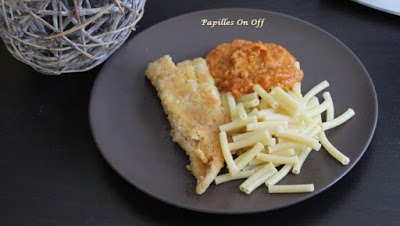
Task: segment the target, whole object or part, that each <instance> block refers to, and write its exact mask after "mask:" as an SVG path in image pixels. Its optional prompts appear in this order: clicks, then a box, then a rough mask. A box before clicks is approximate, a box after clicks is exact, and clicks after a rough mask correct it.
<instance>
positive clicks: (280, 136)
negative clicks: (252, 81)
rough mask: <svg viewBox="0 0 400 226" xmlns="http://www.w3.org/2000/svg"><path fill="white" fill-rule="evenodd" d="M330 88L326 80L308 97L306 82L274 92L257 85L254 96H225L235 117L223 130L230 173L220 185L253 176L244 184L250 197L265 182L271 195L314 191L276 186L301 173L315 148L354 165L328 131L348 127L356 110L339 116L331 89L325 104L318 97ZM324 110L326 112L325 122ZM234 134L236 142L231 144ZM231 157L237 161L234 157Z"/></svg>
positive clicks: (219, 178)
mask: <svg viewBox="0 0 400 226" xmlns="http://www.w3.org/2000/svg"><path fill="white" fill-rule="evenodd" d="M328 86H329V83H328V82H327V81H323V82H321V83H319V84H317V85H316V86H314V87H313V88H312V89H310V90H309V91H308V92H307V93H306V94H305V95H304V96H303V95H302V93H301V83H296V84H295V85H294V86H293V88H292V90H290V91H288V92H285V91H283V89H282V88H280V87H275V88H273V89H272V90H271V92H269V93H268V92H267V91H265V90H264V89H263V88H262V87H261V86H259V85H254V86H253V90H254V92H253V93H250V94H246V95H243V96H242V97H240V98H238V99H234V98H233V96H232V94H231V93H226V94H221V98H222V99H225V100H222V104H223V105H226V107H227V109H229V111H230V113H231V115H233V116H234V117H232V122H230V123H227V124H225V125H221V126H220V127H219V128H220V131H221V133H220V142H221V147H222V151H223V155H224V158H225V161H226V165H227V168H228V170H229V173H226V174H222V175H219V176H217V178H216V179H215V183H216V184H220V183H223V182H227V181H230V180H236V179H244V178H247V179H246V180H245V181H244V182H243V183H242V184H240V186H239V189H240V191H242V192H244V193H246V194H250V193H251V192H253V191H254V190H255V189H256V188H257V187H259V186H260V185H261V184H263V183H265V185H266V186H267V187H268V191H269V192H270V193H297V192H312V191H314V184H293V185H276V184H277V183H279V182H280V181H281V180H282V179H283V178H284V177H285V176H286V175H287V174H289V173H290V172H291V173H293V174H299V173H300V171H301V168H302V166H303V165H304V163H305V160H306V159H307V157H308V156H309V155H310V154H311V152H312V150H315V151H318V150H320V148H321V147H322V146H323V147H324V148H325V149H326V151H327V152H328V153H329V154H330V155H332V156H333V157H334V158H335V159H337V160H338V161H339V162H341V163H342V164H343V165H346V164H348V163H349V162H350V159H349V158H348V157H347V156H345V155H344V154H343V153H341V152H340V151H339V150H338V149H337V148H335V147H334V146H333V145H332V144H331V142H330V141H329V140H328V139H327V137H326V135H325V132H324V131H326V130H328V129H331V128H334V127H336V126H338V125H341V124H343V123H344V122H346V121H347V120H349V119H350V118H351V117H353V116H354V115H355V112H354V110H353V109H351V108H350V109H348V110H347V111H346V112H345V113H343V114H342V115H340V116H338V117H336V118H335V117H334V105H333V101H332V97H331V95H330V93H329V92H328V91H326V92H324V93H323V95H322V96H323V99H324V101H323V102H322V103H321V104H320V103H319V99H318V97H317V96H316V95H317V94H318V93H320V92H321V91H322V90H324V89H325V88H327V87H328ZM232 112H233V113H232ZM323 112H326V119H325V122H323V121H322V116H321V114H322V113H323ZM228 134H229V137H230V138H229V139H231V140H232V142H228ZM231 153H234V155H235V156H237V157H236V158H235V159H233V156H232V154H231ZM282 165H283V166H282ZM276 167H281V168H280V169H279V168H278V169H279V170H278V169H277V168H276Z"/></svg>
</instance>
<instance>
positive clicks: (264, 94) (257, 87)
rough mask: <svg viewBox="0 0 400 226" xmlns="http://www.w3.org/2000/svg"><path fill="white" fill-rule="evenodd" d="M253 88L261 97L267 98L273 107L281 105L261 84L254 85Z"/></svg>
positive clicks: (266, 100)
mask: <svg viewBox="0 0 400 226" xmlns="http://www.w3.org/2000/svg"><path fill="white" fill-rule="evenodd" d="M253 90H254V91H255V92H256V93H257V94H258V95H260V97H261V98H262V99H263V100H265V102H267V103H268V104H269V106H271V107H272V108H277V107H278V106H279V103H278V102H277V101H276V100H275V99H274V98H273V97H272V96H271V95H270V94H269V93H267V91H265V90H264V89H263V88H262V87H261V86H260V85H255V86H253Z"/></svg>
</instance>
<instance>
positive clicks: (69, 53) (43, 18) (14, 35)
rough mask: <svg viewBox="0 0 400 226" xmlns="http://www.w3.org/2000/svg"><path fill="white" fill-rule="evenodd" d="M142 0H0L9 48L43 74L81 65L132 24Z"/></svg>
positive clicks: (0, 28)
mask: <svg viewBox="0 0 400 226" xmlns="http://www.w3.org/2000/svg"><path fill="white" fill-rule="evenodd" d="M145 2H146V1H145V0H114V1H113V0H0V35H1V37H2V39H3V41H4V43H5V45H6V46H7V49H8V50H9V51H10V53H11V54H12V55H13V56H14V57H15V58H16V59H18V60H20V61H22V62H24V63H26V64H28V65H30V66H32V67H33V68H34V69H35V70H37V71H39V72H41V73H44V74H61V73H68V72H80V71H87V70H89V69H91V68H93V67H95V66H97V65H99V64H100V63H102V62H103V61H104V60H106V59H107V58H108V57H109V56H110V55H111V54H113V53H114V52H115V50H117V49H118V48H119V47H120V46H121V45H122V44H123V43H124V42H125V40H126V39H127V38H128V36H129V35H130V33H131V32H132V31H133V30H135V25H136V23H137V22H138V21H139V20H140V19H141V18H142V16H143V13H144V5H145Z"/></svg>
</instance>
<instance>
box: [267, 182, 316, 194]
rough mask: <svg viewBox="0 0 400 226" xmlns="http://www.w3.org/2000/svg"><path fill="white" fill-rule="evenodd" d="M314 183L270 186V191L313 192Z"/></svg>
mask: <svg viewBox="0 0 400 226" xmlns="http://www.w3.org/2000/svg"><path fill="white" fill-rule="evenodd" d="M313 191H314V184H291V185H272V186H268V192H269V193H300V192H313Z"/></svg>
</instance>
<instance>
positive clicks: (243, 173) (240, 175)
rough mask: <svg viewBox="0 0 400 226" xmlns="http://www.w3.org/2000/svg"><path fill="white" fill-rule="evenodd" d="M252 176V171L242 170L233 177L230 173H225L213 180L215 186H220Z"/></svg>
mask: <svg viewBox="0 0 400 226" xmlns="http://www.w3.org/2000/svg"><path fill="white" fill-rule="evenodd" d="M253 174H254V169H251V170H242V171H240V172H238V173H236V174H234V175H232V174H230V173H225V174H222V175H218V176H217V177H216V178H215V181H214V182H215V184H222V183H225V182H228V181H231V180H237V179H243V178H248V177H250V176H251V175H253Z"/></svg>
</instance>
